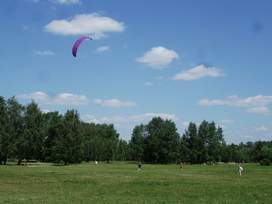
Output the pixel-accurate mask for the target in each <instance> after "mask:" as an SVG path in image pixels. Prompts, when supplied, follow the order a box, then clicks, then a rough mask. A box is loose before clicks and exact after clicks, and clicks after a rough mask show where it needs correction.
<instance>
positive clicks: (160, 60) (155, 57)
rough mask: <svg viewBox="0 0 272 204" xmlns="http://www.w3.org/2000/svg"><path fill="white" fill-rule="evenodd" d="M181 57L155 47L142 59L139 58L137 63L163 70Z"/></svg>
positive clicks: (171, 51) (173, 52)
mask: <svg viewBox="0 0 272 204" xmlns="http://www.w3.org/2000/svg"><path fill="white" fill-rule="evenodd" d="M178 58H179V55H178V54H177V53H176V52H175V51H173V50H168V49H166V48H164V47H161V46H159V47H153V48H152V49H151V50H150V51H148V52H146V53H145V54H144V55H143V56H142V57H140V58H137V59H136V61H137V62H140V63H144V64H146V65H147V66H149V67H151V68H154V69H162V68H164V67H165V66H167V65H169V64H170V63H171V62H172V61H173V60H174V59H178Z"/></svg>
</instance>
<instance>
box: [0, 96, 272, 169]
mask: <svg viewBox="0 0 272 204" xmlns="http://www.w3.org/2000/svg"><path fill="white" fill-rule="evenodd" d="M8 160H13V161H17V163H18V165H20V164H21V163H22V161H24V160H25V161H33V160H34V161H41V162H54V163H60V162H62V163H63V164H64V165H67V164H73V163H80V162H82V161H86V162H89V161H94V160H97V161H106V162H110V161H116V160H119V161H142V162H147V163H162V164H169V163H177V162H180V161H182V162H185V163H190V164H201V163H206V164H212V163H217V162H242V161H244V162H260V163H261V164H262V165H270V164H271V163H272V141H270V142H263V141H258V142H254V143H253V142H248V143H246V144H243V143H241V144H239V145H236V144H230V145H228V144H227V143H226V142H225V140H224V135H223V129H222V128H221V127H219V126H216V124H215V123H214V122H208V121H205V120H204V121H203V122H202V123H201V124H200V125H199V126H197V125H196V124H195V123H193V122H191V123H190V124H189V126H188V128H187V130H185V132H184V134H183V135H182V136H180V135H179V133H178V131H177V127H176V125H175V123H174V122H173V121H171V120H164V119H162V118H160V117H154V118H153V119H152V120H151V121H150V122H149V123H148V124H146V125H143V124H140V125H137V126H135V127H134V129H133V132H132V135H131V139H130V140H129V141H128V142H127V141H125V140H122V139H120V138H119V134H118V132H117V131H116V130H115V128H114V125H113V124H94V123H86V122H83V121H81V120H80V115H79V113H78V112H77V110H74V109H72V110H67V111H66V113H65V114H63V115H62V114H60V113H59V112H57V111H55V112H48V113H43V112H42V111H41V110H40V108H39V106H38V104H37V103H35V102H34V101H31V102H30V103H29V104H27V105H26V106H23V105H21V104H20V103H19V102H18V101H17V100H16V99H15V97H11V98H9V99H7V100H5V99H4V97H1V96H0V164H6V162H7V161H8Z"/></svg>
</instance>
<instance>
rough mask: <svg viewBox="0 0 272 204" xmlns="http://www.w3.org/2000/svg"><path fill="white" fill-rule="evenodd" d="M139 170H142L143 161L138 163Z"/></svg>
mask: <svg viewBox="0 0 272 204" xmlns="http://www.w3.org/2000/svg"><path fill="white" fill-rule="evenodd" d="M138 172H142V164H141V162H139V163H138Z"/></svg>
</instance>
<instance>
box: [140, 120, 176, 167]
mask: <svg viewBox="0 0 272 204" xmlns="http://www.w3.org/2000/svg"><path fill="white" fill-rule="evenodd" d="M146 129H147V132H148V133H147V137H146V138H145V140H146V142H145V144H146V148H145V155H146V156H147V157H146V160H147V161H148V162H156V163H164V164H167V163H171V162H176V161H177V158H178V153H179V152H178V150H179V149H178V148H179V139H180V138H179V134H178V133H177V128H176V125H175V123H174V122H173V121H171V120H163V119H162V118H160V117H155V118H153V119H152V120H151V121H150V122H149V123H148V124H147V126H146Z"/></svg>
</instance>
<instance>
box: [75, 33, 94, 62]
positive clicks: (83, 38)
mask: <svg viewBox="0 0 272 204" xmlns="http://www.w3.org/2000/svg"><path fill="white" fill-rule="evenodd" d="M85 39H90V40H92V38H90V37H82V38H79V39H78V40H77V41H76V42H75V44H74V46H73V50H72V53H73V55H74V57H76V54H77V49H78V47H79V45H80V44H81V42H82V41H83V40H85Z"/></svg>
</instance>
